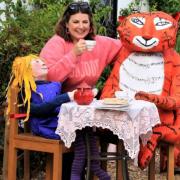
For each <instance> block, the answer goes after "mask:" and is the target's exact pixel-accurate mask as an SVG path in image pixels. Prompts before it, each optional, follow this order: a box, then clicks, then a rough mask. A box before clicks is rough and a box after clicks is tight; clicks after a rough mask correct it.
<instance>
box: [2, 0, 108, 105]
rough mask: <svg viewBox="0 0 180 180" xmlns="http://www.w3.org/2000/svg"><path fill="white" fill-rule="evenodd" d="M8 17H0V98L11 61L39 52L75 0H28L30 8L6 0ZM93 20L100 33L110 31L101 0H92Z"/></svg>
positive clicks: (6, 80)
mask: <svg viewBox="0 0 180 180" xmlns="http://www.w3.org/2000/svg"><path fill="white" fill-rule="evenodd" d="M4 2H5V3H6V8H5V9H4V10H2V11H0V14H2V13H4V14H5V16H6V21H2V20H0V23H1V24H2V26H1V31H0V102H1V101H3V100H4V97H5V89H6V87H7V84H8V81H9V78H10V72H11V65H12V61H13V60H14V58H15V57H16V56H22V55H27V54H29V53H35V54H39V52H40V50H41V49H42V47H43V46H44V43H45V42H46V41H47V40H48V39H49V38H50V37H51V36H52V35H53V34H54V27H55V24H56V23H57V21H58V19H59V17H61V15H62V13H63V11H64V9H65V7H66V6H67V4H69V3H70V2H72V0H29V3H30V5H31V6H30V8H29V9H27V8H26V7H25V6H23V5H22V3H21V1H20V0H18V1H17V3H14V2H13V0H6V1H4ZM90 5H91V6H92V9H93V13H94V22H95V25H96V27H97V28H96V30H97V33H98V34H102V35H107V32H106V27H104V26H103V25H102V23H103V21H105V19H106V18H107V17H108V14H109V11H110V10H111V9H110V7H108V6H105V5H104V4H103V3H101V1H100V0H91V1H90Z"/></svg>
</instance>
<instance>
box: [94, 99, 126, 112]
mask: <svg viewBox="0 0 180 180" xmlns="http://www.w3.org/2000/svg"><path fill="white" fill-rule="evenodd" d="M93 106H94V107H95V108H96V109H107V110H117V111H127V110H128V109H129V104H128V103H126V104H125V103H123V104H122V103H121V104H105V103H104V100H97V101H95V102H94V104H93Z"/></svg>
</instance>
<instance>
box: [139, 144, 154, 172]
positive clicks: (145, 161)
mask: <svg viewBox="0 0 180 180" xmlns="http://www.w3.org/2000/svg"><path fill="white" fill-rule="evenodd" d="M155 149H156V143H155V144H152V142H150V141H148V143H147V145H146V146H144V147H143V148H142V149H141V150H140V152H139V155H138V166H139V167H140V168H141V169H142V170H143V169H145V168H146V167H147V166H148V165H149V162H150V161H151V159H152V157H153V154H154V152H155Z"/></svg>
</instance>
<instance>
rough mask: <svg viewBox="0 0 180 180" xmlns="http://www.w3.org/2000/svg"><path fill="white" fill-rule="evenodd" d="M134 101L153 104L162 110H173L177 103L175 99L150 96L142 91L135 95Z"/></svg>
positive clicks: (155, 95)
mask: <svg viewBox="0 0 180 180" xmlns="http://www.w3.org/2000/svg"><path fill="white" fill-rule="evenodd" d="M135 99H136V100H144V101H149V102H152V103H154V104H155V105H156V106H157V107H159V108H162V109H164V110H175V109H177V106H178V105H179V103H177V98H175V97H173V96H161V95H157V94H150V93H146V92H143V91H139V92H137V93H136V94H135Z"/></svg>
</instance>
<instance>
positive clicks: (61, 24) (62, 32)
mask: <svg viewBox="0 0 180 180" xmlns="http://www.w3.org/2000/svg"><path fill="white" fill-rule="evenodd" d="M79 12H80V13H84V14H88V16H89V21H90V31H89V34H88V35H87V36H86V37H85V39H89V40H92V39H94V36H95V32H94V25H93V18H92V12H91V8H90V6H89V4H88V3H87V2H74V3H71V4H69V5H68V6H67V8H66V10H65V11H64V14H63V16H62V18H61V19H60V20H59V21H58V23H57V24H56V27H55V32H56V34H57V35H59V36H61V37H62V38H63V39H64V40H65V41H69V42H72V39H71V36H70V34H69V32H68V29H67V27H66V24H67V23H68V22H69V19H70V17H71V15H74V14H76V13H79Z"/></svg>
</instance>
